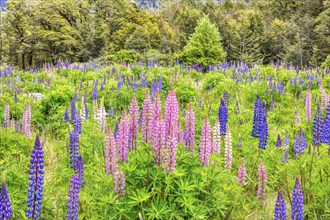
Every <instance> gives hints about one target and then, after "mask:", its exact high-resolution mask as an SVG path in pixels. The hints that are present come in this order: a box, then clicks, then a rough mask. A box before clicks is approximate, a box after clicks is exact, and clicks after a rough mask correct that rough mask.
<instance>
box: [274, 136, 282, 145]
mask: <svg viewBox="0 0 330 220" xmlns="http://www.w3.org/2000/svg"><path fill="white" fill-rule="evenodd" d="M275 145H276V147H282V139H281V135H280V134H278V135H277V140H276V144H275Z"/></svg>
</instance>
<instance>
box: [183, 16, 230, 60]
mask: <svg viewBox="0 0 330 220" xmlns="http://www.w3.org/2000/svg"><path fill="white" fill-rule="evenodd" d="M225 57H226V52H225V51H224V50H223V48H222V45H221V37H220V34H219V32H218V30H217V28H216V26H215V25H214V24H212V23H211V22H210V20H209V18H208V16H204V17H203V18H202V19H201V20H200V21H199V22H198V26H197V27H196V28H195V32H194V33H193V34H192V35H191V36H190V38H189V41H188V43H187V45H186V46H185V47H184V49H183V51H182V54H181V59H182V60H184V61H185V62H186V63H188V64H193V63H197V64H202V65H203V66H208V65H210V64H217V63H219V62H221V61H224V59H225Z"/></svg>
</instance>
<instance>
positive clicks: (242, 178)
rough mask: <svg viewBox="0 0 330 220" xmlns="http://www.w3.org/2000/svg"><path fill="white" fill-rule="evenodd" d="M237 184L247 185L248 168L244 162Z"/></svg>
mask: <svg viewBox="0 0 330 220" xmlns="http://www.w3.org/2000/svg"><path fill="white" fill-rule="evenodd" d="M237 183H238V184H239V185H241V186H245V185H246V168H245V165H244V161H243V160H242V163H241V165H240V167H239V168H238V176H237Z"/></svg>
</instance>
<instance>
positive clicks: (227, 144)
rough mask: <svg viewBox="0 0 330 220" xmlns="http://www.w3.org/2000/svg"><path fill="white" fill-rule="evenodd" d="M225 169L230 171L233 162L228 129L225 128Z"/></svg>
mask: <svg viewBox="0 0 330 220" xmlns="http://www.w3.org/2000/svg"><path fill="white" fill-rule="evenodd" d="M224 154H225V161H224V164H225V168H228V169H231V167H232V161H233V156H232V141H231V134H230V130H229V127H228V126H227V133H226V136H225V153H224Z"/></svg>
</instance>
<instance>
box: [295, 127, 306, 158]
mask: <svg viewBox="0 0 330 220" xmlns="http://www.w3.org/2000/svg"><path fill="white" fill-rule="evenodd" d="M306 148H307V143H306V138H305V134H304V132H303V131H302V130H301V129H300V131H299V133H298V134H297V136H296V139H295V141H294V147H293V149H294V151H295V152H296V157H298V156H299V154H304V153H305V149H306Z"/></svg>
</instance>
